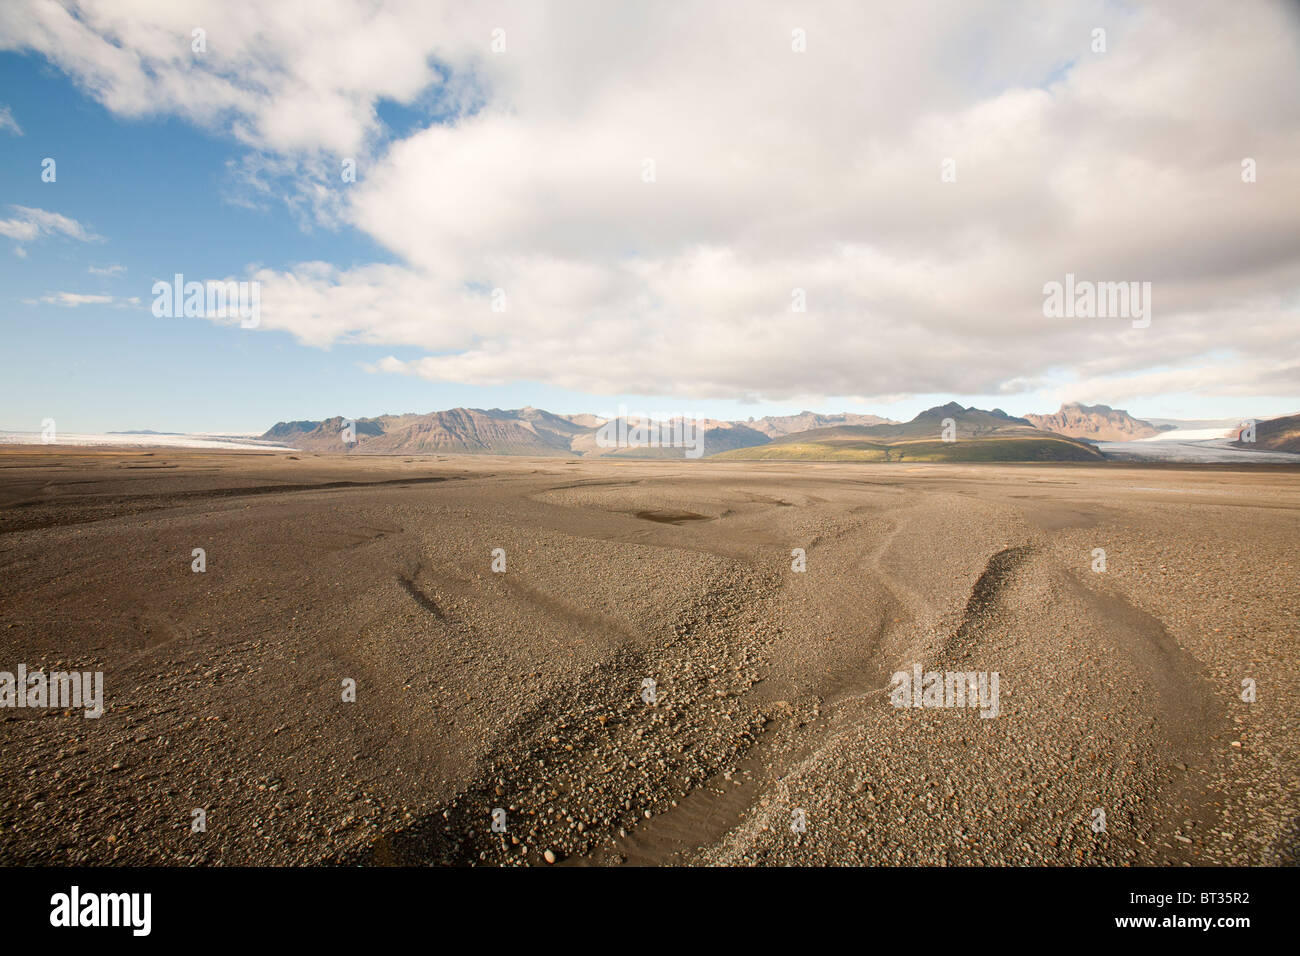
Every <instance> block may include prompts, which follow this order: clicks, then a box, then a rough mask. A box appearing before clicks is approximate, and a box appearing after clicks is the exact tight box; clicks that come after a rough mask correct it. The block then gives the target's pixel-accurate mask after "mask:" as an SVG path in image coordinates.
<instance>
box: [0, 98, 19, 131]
mask: <svg viewBox="0 0 1300 956" xmlns="http://www.w3.org/2000/svg"><path fill="white" fill-rule="evenodd" d="M0 131H4V132H7V133H13V134H14V135H15V136H22V135H23V128H22V127H21V126H19V125H18V121H17V120H16V119H14V114H13V111H12V110H10V109H9V107H7V106H4V105H3V104H0Z"/></svg>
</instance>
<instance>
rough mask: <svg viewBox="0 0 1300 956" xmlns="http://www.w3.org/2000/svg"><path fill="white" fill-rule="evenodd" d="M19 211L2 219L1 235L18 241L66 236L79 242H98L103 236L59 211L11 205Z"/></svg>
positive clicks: (0, 224) (0, 223) (14, 209)
mask: <svg viewBox="0 0 1300 956" xmlns="http://www.w3.org/2000/svg"><path fill="white" fill-rule="evenodd" d="M9 208H10V209H11V210H13V211H14V212H15V213H17V215H16V216H14V217H12V218H10V219H0V236H8V237H9V238H10V239H14V240H16V241H18V242H32V241H34V240H36V239H42V238H44V237H46V236H66V237H68V238H69V239H76V240H77V241H78V242H98V241H100V240H101V238H102V237H101V236H97V235H95V234H94V233H92V232H90V231H89V230H88V229H87V228H86V227H85V226H83V225H82V224H81V223H79V222H77V220H75V219H70V218H68V217H67V216H64V215H62V214H60V213H57V212H49V211H48V210H45V209H35V208H33V207H31V206H10V207H9Z"/></svg>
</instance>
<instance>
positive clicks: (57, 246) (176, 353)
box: [0, 0, 1300, 433]
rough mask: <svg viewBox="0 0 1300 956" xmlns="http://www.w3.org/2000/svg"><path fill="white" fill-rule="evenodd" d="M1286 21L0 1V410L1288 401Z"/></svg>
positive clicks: (1298, 336)
mask: <svg viewBox="0 0 1300 956" xmlns="http://www.w3.org/2000/svg"><path fill="white" fill-rule="evenodd" d="M1298 7H1300V5H1296V4H1291V3H1285V2H1266V0H1241V2H1235V3H1232V4H1224V3H1217V2H1199V0H1183V2H1176V3H1175V2H1169V3H1162V2H1154V3H1142V4H1127V3H1116V2H1087V0H1084V2H1076V3H1070V4H1042V3H1039V2H1028V0H1026V2H1012V0H991V2H982V3H979V4H971V3H968V2H957V0H953V2H946V0H945V2H938V0H920V2H917V3H912V4H907V5H897V4H883V3H882V4H867V3H862V2H846V3H830V2H828V3H805V4H797V3H766V2H745V3H741V2H728V3H718V2H702V3H693V4H690V5H689V6H688V5H684V4H682V5H672V4H670V5H664V4H650V3H644V4H642V3H617V4H610V3H600V2H591V3H579V2H571V3H570V2H553V3H543V2H521V3H493V2H486V3H474V4H469V3H464V2H461V3H456V4H443V3H437V2H425V0H421V2H416V0H411V2H389V3H373V2H361V0H311V2H277V3H275V4H267V3H264V2H257V3H249V2H243V0H220V2H218V0H212V2H208V0H175V2H169V3H156V2H145V0H116V2H72V0H69V2H64V3H56V2H50V0H5V2H4V3H2V4H0V186H2V187H3V188H2V189H0V333H2V338H0V343H2V345H0V429H5V430H20V431H39V430H40V429H41V427H42V425H41V422H42V421H43V420H44V419H47V418H53V419H55V420H56V422H57V423H58V428H59V430H60V431H63V432H66V433H87V432H101V431H110V430H126V429H145V428H148V429H155V430H160V431H188V432H260V431H263V430H265V429H266V428H267V427H269V426H270V425H272V424H273V423H274V422H276V421H280V420H296V419H320V418H326V417H330V416H334V415H342V416H344V417H350V418H361V417H368V416H376V415H381V414H387V413H402V412H427V411H432V410H435V409H442V408H450V407H455V406H461V405H463V406H470V407H478V408H493V407H499V408H518V407H521V406H525V405H532V406H536V407H541V408H546V409H548V410H551V411H555V412H559V413H561V414H571V413H578V412H595V413H611V412H613V411H615V410H616V409H617V408H618V406H620V405H624V406H626V407H628V408H629V409H630V410H632V411H641V412H650V413H656V412H662V413H664V414H674V415H676V414H686V415H701V416H707V417H712V418H727V419H745V418H749V417H751V416H752V417H758V416H762V415H765V414H785V413H790V412H795V411H799V410H802V409H810V410H814V411H823V412H839V411H855V412H870V413H875V414H880V415H885V416H888V417H891V418H896V419H907V418H910V417H912V415H914V414H915V413H916V412H918V411H921V410H922V409H925V408H927V407H930V406H933V405H937V404H942V403H945V402H947V401H949V400H952V399H955V400H957V401H960V402H961V403H962V404H965V405H976V406H979V407H983V408H992V407H1000V408H1003V409H1005V410H1006V411H1008V412H1011V413H1012V414H1023V413H1027V412H1048V411H1054V410H1055V409H1056V408H1057V407H1058V406H1059V405H1060V404H1061V403H1062V402H1067V401H1081V402H1085V403H1089V404H1092V403H1104V404H1109V405H1112V406H1114V407H1122V408H1127V409H1128V410H1129V411H1131V412H1132V413H1134V414H1135V415H1138V416H1140V417H1143V416H1144V417H1152V418H1197V419H1199V418H1233V417H1236V418H1248V417H1253V418H1269V417H1274V416H1277V415H1284V414H1294V413H1296V412H1300V14H1298V13H1297V9H1298ZM51 160H52V161H53V162H52V163H51V162H50V161H51ZM349 171H351V172H353V173H354V175H348V173H349ZM177 274H180V275H181V276H183V278H184V280H185V281H197V282H208V281H213V282H216V281H236V282H247V283H255V284H256V285H255V287H256V289H257V291H258V306H257V314H256V321H255V322H254V323H249V322H241V321H240V319H239V318H238V317H237V316H229V315H219V314H212V313H211V312H210V311H207V310H204V309H200V310H197V311H198V312H199V313H201V314H191V315H185V314H184V310H169V309H167V308H163V307H162V306H160V305H159V302H158V296H157V293H156V287H155V283H157V282H159V281H160V280H161V281H163V282H166V283H170V282H171V281H172V277H173V276H175V275H177ZM1067 275H1070V276H1073V277H1075V280H1076V281H1078V282H1084V283H1121V282H1122V283H1138V285H1137V286H1136V287H1135V288H1136V289H1137V290H1142V289H1145V288H1149V289H1150V298H1149V305H1150V308H1149V311H1148V313H1147V314H1146V316H1145V318H1144V317H1143V316H1142V314H1141V313H1140V311H1139V312H1138V313H1136V315H1135V314H1130V313H1131V312H1132V309H1130V311H1129V312H1122V311H1121V312H1120V314H1115V311H1116V310H1114V309H1112V310H1111V312H1110V314H1107V310H1106V309H1104V308H1102V309H1093V310H1092V311H1091V312H1090V311H1089V310H1088V309H1086V308H1080V309H1078V310H1069V311H1068V313H1067V314H1065V315H1061V314H1059V313H1053V314H1049V313H1051V312H1052V310H1051V309H1050V308H1048V307H1047V306H1046V304H1045V303H1046V302H1047V299H1048V295H1047V290H1048V289H1049V288H1050V284H1051V283H1054V282H1055V283H1061V284H1064V283H1066V281H1067V279H1066V277H1067ZM1145 283H1150V285H1149V286H1145V285H1143V284H1145ZM248 288H249V289H252V288H253V286H252V285H250V286H248ZM1134 301H1135V302H1136V301H1139V300H1134ZM1140 301H1147V300H1146V299H1145V297H1143V299H1142V300H1140ZM160 309H161V311H162V314H155V313H156V312H158V311H159V310H160ZM1075 312H1078V313H1079V314H1074V313H1075ZM246 326H251V327H246Z"/></svg>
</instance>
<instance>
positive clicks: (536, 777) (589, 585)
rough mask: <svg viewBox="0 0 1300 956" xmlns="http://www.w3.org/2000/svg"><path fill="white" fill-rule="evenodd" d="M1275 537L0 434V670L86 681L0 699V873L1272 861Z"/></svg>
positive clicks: (572, 466) (1292, 617) (775, 482)
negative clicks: (500, 562)
mask: <svg viewBox="0 0 1300 956" xmlns="http://www.w3.org/2000/svg"><path fill="white" fill-rule="evenodd" d="M1298 532H1300V470H1297V469H1295V468H1285V467H1273V466H1257V467H1253V468H1249V469H1242V468H1232V467H1227V466H1225V467H1217V468H1216V467H1195V468H1184V467H1161V466H1137V465H1116V464H1111V465H1103V466H1099V465H1092V464H1087V465H1068V466H1067V465H1026V466H997V465H980V466H956V465H937V464H936V465H898V464H894V465H860V464H834V465H819V464H814V463H799V464H782V463H775V462H773V463H764V462H728V463H710V462H708V461H700V462H685V463H671V462H612V461H591V462H587V461H572V462H569V461H565V460H562V459H561V460H556V459H545V460H543V459H519V458H478V457H459V458H440V457H433V456H430V457H424V458H401V457H393V458H374V457H366V458H354V459H349V458H345V457H331V456H317V455H311V454H306V453H288V452H233V451H221V452H206V451H188V450H185V451H177V450H172V449H165V450H163V449H160V450H155V451H153V452H146V451H123V450H115V449H76V448H62V447H60V448H57V449H51V448H44V447H42V448H40V449H34V448H21V447H10V448H2V449H0V571H2V577H0V581H2V582H3V583H2V584H0V671H9V672H15V671H16V669H17V666H18V665H19V664H25V665H26V666H27V669H28V671H29V672H31V671H39V670H44V671H50V670H60V669H62V670H68V669H75V670H87V671H102V672H103V674H104V686H105V696H106V706H105V712H104V714H103V716H102V717H100V718H98V719H92V718H86V717H84V716H83V715H82V713H81V712H80V711H73V710H59V709H49V708H46V709H40V708H36V709H29V708H23V709H8V708H6V709H0V747H2V748H3V754H4V759H3V760H2V761H0V862H4V863H53V864H62V863H118V864H126V863H130V864H138V863H173V864H216V863H220V864H242V863H270V864H296V863H311V864H330V863H371V864H389V863H435V864H437V863H452V864H492V865H496V864H515V865H521V864H522V865H538V864H541V865H545V864H544V860H546V859H547V855H548V854H549V855H550V857H552V858H553V859H555V860H556V861H557V862H558V863H561V864H567V865H573V864H579V865H581V864H597V865H604V864H682V863H687V864H690V863H696V864H698V863H706V864H752V863H757V864H821V863H831V864H854V863H868V864H936V863H937V864H1004V863H1014V864H1021V863H1040V862H1046V863H1050V864H1075V865H1124V864H1139V865H1140V864H1182V863H1242V864H1276V863H1294V862H1296V859H1297V853H1298V850H1297V845H1298V844H1300V787H1298V786H1297V779H1298V773H1297V771H1298V770H1300V721H1298V720H1297V717H1300V692H1298V691H1300V687H1298V686H1297V684H1298V683H1300V669H1298V668H1297V663H1298V661H1300V652H1298V649H1297V620H1298V619H1300V615H1298V614H1297V611H1298V609H1300V587H1297V584H1298V583H1300V581H1298V580H1297V579H1298V578H1300V552H1298V551H1297V547H1296V544H1297V541H1300V533H1298ZM195 548H202V549H204V550H205V552H206V571H204V572H202V573H196V572H195V571H193V570H192V569H191V562H192V561H193V558H192V552H193V549H195ZM496 548H501V549H504V551H505V562H506V566H505V571H504V572H502V573H498V572H494V571H493V569H492V562H493V554H492V552H493V549H496ZM1097 548H1101V549H1104V550H1105V553H1106V570H1105V571H1104V572H1100V571H1096V570H1093V566H1094V562H1095V557H1094V549H1097ZM794 549H803V550H804V551H805V553H806V570H805V571H802V572H801V571H795V570H793V569H792V561H793V560H794V559H793V558H792V554H791V552H792V551H793V550H794ZM914 664H919V665H920V666H921V667H922V668H923V670H925V671H931V670H937V671H940V672H946V671H958V672H976V673H983V674H985V675H991V674H992V673H994V672H996V673H997V675H998V680H999V684H998V687H999V698H998V713H997V716H995V717H993V716H990V717H984V716H981V711H980V709H978V708H974V707H960V706H953V707H920V708H915V707H910V708H901V707H896V706H893V705H892V703H891V695H890V685H891V675H892V674H893V673H894V672H895V671H898V670H907V671H911V670H912V668H913V665H914ZM647 679H648V680H650V681H653V682H654V683H653V694H652V693H651V692H650V691H651V688H650V687H649V686H648V685H647ZM1246 679H1251V680H1253V681H1254V684H1255V687H1256V699H1255V700H1254V702H1247V701H1245V700H1243V699H1242V694H1243V681H1244V680H1246ZM345 681H355V683H356V700H355V702H351V701H345V700H344V699H343V697H344V691H343V687H344V682H345ZM648 699H649V700H648ZM650 701H652V702H650ZM985 712H988V711H987V709H986V710H985ZM196 809H201V810H203V811H204V812H205V814H206V829H204V830H201V831H200V832H195V827H194V826H193V825H192V821H193V820H194V811H195V810H196ZM494 810H499V811H502V812H501V813H499V814H498V816H497V819H498V821H499V825H498V829H501V828H502V827H503V828H504V832H493V828H492V823H493V816H492V815H493V811H494ZM1098 811H1101V813H1104V823H1105V827H1104V829H1101V828H1100V826H1099V821H1100V820H1101V819H1102V818H1101V817H1100V816H1099V815H1098Z"/></svg>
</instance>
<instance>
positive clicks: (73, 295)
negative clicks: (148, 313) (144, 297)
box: [25, 292, 140, 309]
mask: <svg viewBox="0 0 1300 956" xmlns="http://www.w3.org/2000/svg"><path fill="white" fill-rule="evenodd" d="M25 301H27V302H28V303H29V304H34V303H31V300H25ZM41 301H42V302H45V303H47V304H48V305H61V306H63V307H65V308H68V309H75V308H76V307H77V306H80V305H111V306H114V307H116V308H126V307H127V306H136V305H139V304H140V298H139V296H131V297H129V298H124V297H121V296H115V295H108V294H107V293H81V292H51V293H50V294H49V295H43V296H41Z"/></svg>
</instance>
